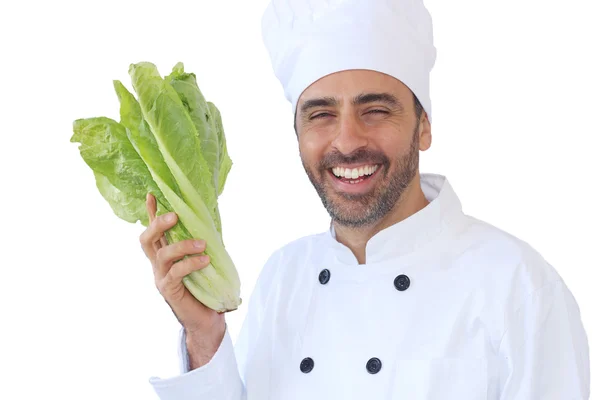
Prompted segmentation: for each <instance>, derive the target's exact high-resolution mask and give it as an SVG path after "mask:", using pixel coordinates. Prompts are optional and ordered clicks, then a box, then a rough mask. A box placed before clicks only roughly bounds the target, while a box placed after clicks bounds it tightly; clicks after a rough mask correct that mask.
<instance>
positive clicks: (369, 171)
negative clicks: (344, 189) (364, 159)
mask: <svg viewBox="0 0 600 400" xmlns="http://www.w3.org/2000/svg"><path fill="white" fill-rule="evenodd" d="M331 171H332V172H333V174H334V175H335V176H337V177H338V178H346V179H357V178H359V177H362V176H368V175H373V174H374V173H375V171H377V165H366V166H363V167H360V168H353V169H350V168H343V167H333V168H332V169H331Z"/></svg>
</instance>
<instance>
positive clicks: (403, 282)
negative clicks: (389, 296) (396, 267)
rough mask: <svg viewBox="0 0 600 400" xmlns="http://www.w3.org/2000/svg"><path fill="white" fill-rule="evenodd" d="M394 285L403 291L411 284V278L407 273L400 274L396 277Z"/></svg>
mask: <svg viewBox="0 0 600 400" xmlns="http://www.w3.org/2000/svg"><path fill="white" fill-rule="evenodd" d="M394 286H396V289H398V290H399V291H401V292H403V291H405V290H406V289H408V287H409V286H410V279H409V278H408V276H406V275H398V276H397V277H396V279H394Z"/></svg>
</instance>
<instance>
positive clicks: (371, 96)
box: [300, 93, 404, 114]
mask: <svg viewBox="0 0 600 400" xmlns="http://www.w3.org/2000/svg"><path fill="white" fill-rule="evenodd" d="M369 103H385V104H387V105H389V106H391V107H396V108H400V109H401V110H403V109H404V108H403V107H402V104H401V103H400V101H399V100H398V98H397V97H396V96H394V95H393V94H391V93H361V94H359V95H357V96H356V97H354V99H352V104H353V105H355V106H356V105H364V104H369ZM339 104H340V102H339V100H338V99H336V98H335V97H319V98H314V99H308V100H306V101H305V102H304V103H303V104H302V106H301V107H300V112H301V114H305V113H306V112H307V111H308V110H310V109H311V108H316V107H334V106H337V105H339Z"/></svg>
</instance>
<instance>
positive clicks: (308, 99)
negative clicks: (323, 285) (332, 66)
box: [296, 70, 431, 228]
mask: <svg viewBox="0 0 600 400" xmlns="http://www.w3.org/2000/svg"><path fill="white" fill-rule="evenodd" d="M417 114H418V110H416V109H415V101H414V98H413V93H412V92H411V90H410V89H409V88H408V87H407V86H406V85H404V84H403V83H402V82H400V81H399V80H397V79H395V78H393V77H391V76H389V75H386V74H382V73H379V72H374V71H367V70H351V71H342V72H337V73H335V74H331V75H328V76H326V77H324V78H322V79H320V80H319V81H317V82H315V83H313V84H312V85H311V86H309V87H308V88H307V89H306V90H305V91H304V92H303V93H302V95H301V96H300V99H299V101H298V106H297V115H296V127H297V134H298V142H299V147H300V157H301V159H302V164H303V166H304V169H305V170H306V173H307V174H308V177H309V179H310V181H311V183H312V184H313V186H314V187H315V189H316V190H317V193H318V194H319V197H320V198H321V201H322V202H323V205H324V206H325V208H326V209H327V211H328V213H329V215H330V216H331V217H332V219H333V220H334V221H335V222H337V223H338V224H341V225H344V226H348V227H357V228H358V227H364V226H372V225H374V224H376V223H377V222H379V221H380V220H381V219H382V218H383V217H385V216H386V215H387V214H388V213H389V212H390V211H391V210H392V209H393V208H394V207H395V206H396V205H397V204H398V203H399V201H400V200H401V198H402V196H403V194H404V193H405V192H407V189H408V188H409V187H410V185H411V184H412V182H413V180H414V179H415V177H416V176H417V172H418V168H419V150H427V149H428V148H429V146H430V145H431V129H430V125H429V121H428V120H427V117H426V115H425V113H424V112H423V113H420V114H422V115H421V116H420V118H419V117H418V116H417Z"/></svg>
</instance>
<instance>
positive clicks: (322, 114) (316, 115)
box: [310, 112, 331, 120]
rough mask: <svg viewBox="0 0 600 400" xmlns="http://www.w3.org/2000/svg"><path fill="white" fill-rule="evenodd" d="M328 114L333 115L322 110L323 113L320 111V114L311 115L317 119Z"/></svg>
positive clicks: (311, 118)
mask: <svg viewBox="0 0 600 400" xmlns="http://www.w3.org/2000/svg"><path fill="white" fill-rule="evenodd" d="M327 116H331V114H329V113H325V112H322V113H318V114H315V115H312V116H311V117H310V120H313V119H317V118H325V117H327Z"/></svg>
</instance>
